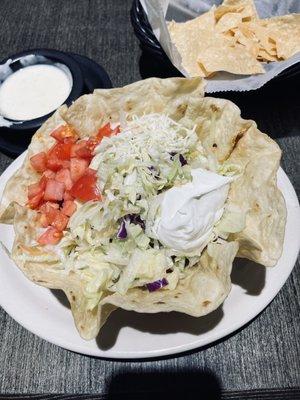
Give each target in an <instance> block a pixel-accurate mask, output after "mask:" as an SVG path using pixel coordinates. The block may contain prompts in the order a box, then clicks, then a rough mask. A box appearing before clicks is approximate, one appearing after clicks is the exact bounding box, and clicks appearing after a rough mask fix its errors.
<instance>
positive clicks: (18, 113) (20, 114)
mask: <svg viewBox="0 0 300 400" xmlns="http://www.w3.org/2000/svg"><path fill="white" fill-rule="evenodd" d="M71 88H72V82H71V79H70V77H69V76H68V75H67V73H66V72H65V71H64V70H62V69H61V68H58V67H56V66H54V65H47V64H37V65H31V66H28V67H25V68H22V69H20V70H18V71H16V72H15V73H13V74H11V75H10V76H8V78H7V79H5V80H4V82H3V83H2V85H1V86H0V115H1V116H2V117H5V118H9V119H13V120H19V121H20V120H25V121H26V120H30V119H34V118H39V117H42V116H43V115H46V114H48V113H50V112H51V111H54V110H55V109H56V108H58V107H59V106H60V105H61V104H63V103H64V101H65V100H66V99H67V97H68V96H69V94H70V91H71Z"/></svg>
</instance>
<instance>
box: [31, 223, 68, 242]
mask: <svg viewBox="0 0 300 400" xmlns="http://www.w3.org/2000/svg"><path fill="white" fill-rule="evenodd" d="M62 236H63V233H62V232H59V231H58V230H57V229H56V228H54V227H53V226H49V228H48V229H47V230H46V231H45V232H44V233H42V234H41V236H40V237H39V238H38V239H37V241H38V243H39V244H42V245H45V244H57V243H58V242H59V241H60V239H61V238H62Z"/></svg>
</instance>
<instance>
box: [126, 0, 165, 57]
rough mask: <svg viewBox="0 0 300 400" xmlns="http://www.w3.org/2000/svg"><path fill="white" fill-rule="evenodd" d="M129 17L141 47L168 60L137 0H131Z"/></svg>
mask: <svg viewBox="0 0 300 400" xmlns="http://www.w3.org/2000/svg"><path fill="white" fill-rule="evenodd" d="M130 17H131V23H132V26H133V29H134V33H135V34H136V36H137V38H138V39H139V41H140V44H141V47H142V49H143V50H145V51H147V52H149V53H151V54H153V55H154V56H155V57H157V58H159V59H161V61H164V62H166V61H169V58H168V56H167V55H166V53H165V51H164V50H163V48H162V47H161V45H160V43H159V41H158V40H157V39H156V37H155V35H154V33H153V30H152V28H151V25H150V23H149V21H148V17H147V15H146V13H145V11H144V8H143V6H142V5H141V3H140V1H139V0H134V1H133V4H132V7H131V11H130Z"/></svg>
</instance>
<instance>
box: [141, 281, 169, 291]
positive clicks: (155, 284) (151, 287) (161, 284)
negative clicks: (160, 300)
mask: <svg viewBox="0 0 300 400" xmlns="http://www.w3.org/2000/svg"><path fill="white" fill-rule="evenodd" d="M167 285H168V281H167V280H166V278H162V279H159V280H158V281H154V282H151V283H147V284H146V286H147V289H148V290H149V292H155V291H156V290H158V289H161V288H162V287H164V286H167Z"/></svg>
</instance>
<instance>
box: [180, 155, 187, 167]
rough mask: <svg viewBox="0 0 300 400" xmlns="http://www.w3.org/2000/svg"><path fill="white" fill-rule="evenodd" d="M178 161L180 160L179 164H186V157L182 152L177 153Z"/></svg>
mask: <svg viewBox="0 0 300 400" xmlns="http://www.w3.org/2000/svg"><path fill="white" fill-rule="evenodd" d="M179 161H180V164H181V166H182V167H183V166H184V165H186V164H187V161H186V159H185V158H184V157H183V155H182V154H179Z"/></svg>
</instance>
